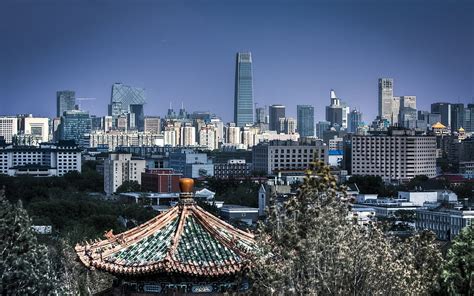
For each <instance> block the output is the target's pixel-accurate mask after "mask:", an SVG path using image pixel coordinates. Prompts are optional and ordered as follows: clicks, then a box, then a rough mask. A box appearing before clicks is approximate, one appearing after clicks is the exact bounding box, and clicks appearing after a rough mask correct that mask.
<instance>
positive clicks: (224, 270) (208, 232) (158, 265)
mask: <svg viewBox="0 0 474 296" xmlns="http://www.w3.org/2000/svg"><path fill="white" fill-rule="evenodd" d="M180 185H181V184H180ZM185 186H188V185H185ZM191 186H192V185H191ZM191 188H192V187H191ZM182 191H183V190H182ZM188 192H189V189H188ZM105 236H106V239H104V240H101V241H96V242H93V243H88V244H83V245H80V244H78V245H77V246H76V248H75V249H76V253H77V254H78V256H79V259H80V260H81V261H82V263H83V264H84V265H86V266H87V267H89V268H96V269H98V270H103V271H107V272H110V273H113V274H116V275H144V274H158V273H179V274H184V275H190V276H220V275H231V274H235V273H237V272H239V271H241V270H243V269H245V268H246V267H248V266H249V260H248V259H249V258H250V256H251V255H252V253H253V251H254V250H255V240H254V235H253V234H251V233H249V232H245V231H242V230H240V229H237V228H235V227H233V226H232V225H230V224H228V223H226V222H224V221H222V220H220V219H219V218H217V217H215V216H213V215H212V214H210V213H208V212H207V211H205V210H204V209H202V208H201V207H199V206H198V205H197V204H196V203H195V202H194V200H193V199H192V194H191V193H190V194H188V195H187V196H186V193H185V194H184V198H183V193H182V196H181V201H180V203H179V204H178V205H176V206H175V207H173V208H171V209H170V210H168V211H167V212H164V213H162V214H160V215H158V216H156V217H155V218H153V219H151V220H150V221H148V222H146V223H144V224H142V225H139V226H137V227H135V228H133V229H130V230H128V231H126V232H123V233H121V234H117V235H114V234H113V233H112V231H109V232H108V233H106V235H105Z"/></svg>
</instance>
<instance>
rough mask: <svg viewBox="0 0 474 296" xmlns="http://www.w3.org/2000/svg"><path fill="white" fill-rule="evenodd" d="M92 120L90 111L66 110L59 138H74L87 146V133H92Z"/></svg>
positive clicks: (81, 144)
mask: <svg viewBox="0 0 474 296" xmlns="http://www.w3.org/2000/svg"><path fill="white" fill-rule="evenodd" d="M91 128H92V121H91V118H90V116H89V112H85V111H79V110H72V111H66V112H65V113H64V114H63V116H62V117H61V124H60V126H59V138H60V139H61V140H74V141H75V142H76V144H77V145H79V146H81V147H85V146H87V143H85V139H86V137H85V136H86V135H88V134H90V132H91Z"/></svg>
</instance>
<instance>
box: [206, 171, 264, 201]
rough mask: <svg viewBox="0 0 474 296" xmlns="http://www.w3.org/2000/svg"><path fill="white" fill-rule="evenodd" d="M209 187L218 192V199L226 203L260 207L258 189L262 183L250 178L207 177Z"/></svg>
mask: <svg viewBox="0 0 474 296" xmlns="http://www.w3.org/2000/svg"><path fill="white" fill-rule="evenodd" d="M206 182H207V188H208V189H209V190H211V191H214V192H215V193H216V199H217V200H221V201H224V203H226V204H237V205H243V206H248V207H258V189H259V188H260V184H258V183H255V182H253V181H252V180H250V179H246V180H238V179H226V180H221V179H216V178H208V179H206Z"/></svg>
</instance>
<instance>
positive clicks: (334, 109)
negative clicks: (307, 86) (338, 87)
mask: <svg viewBox="0 0 474 296" xmlns="http://www.w3.org/2000/svg"><path fill="white" fill-rule="evenodd" d="M330 98H331V105H329V106H326V121H329V122H330V123H331V125H332V126H339V127H342V128H345V129H347V124H348V117H349V107H348V106H347V105H346V104H345V103H342V102H341V100H340V99H339V98H338V97H337V96H336V92H335V91H334V90H333V89H331V92H330Z"/></svg>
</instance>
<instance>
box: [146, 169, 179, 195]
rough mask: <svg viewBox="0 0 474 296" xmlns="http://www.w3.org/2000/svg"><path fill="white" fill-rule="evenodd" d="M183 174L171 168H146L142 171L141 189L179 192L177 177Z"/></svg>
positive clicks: (158, 191)
mask: <svg viewBox="0 0 474 296" xmlns="http://www.w3.org/2000/svg"><path fill="white" fill-rule="evenodd" d="M182 176H183V175H182V174H180V173H176V172H175V171H174V170H173V169H166V168H164V169H146V170H145V172H143V173H142V189H143V190H144V191H149V192H157V193H170V192H173V193H175V192H179V179H180V178H181V177H182Z"/></svg>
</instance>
